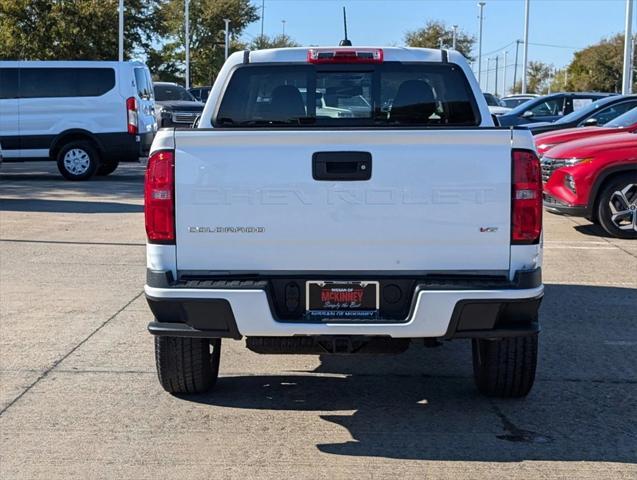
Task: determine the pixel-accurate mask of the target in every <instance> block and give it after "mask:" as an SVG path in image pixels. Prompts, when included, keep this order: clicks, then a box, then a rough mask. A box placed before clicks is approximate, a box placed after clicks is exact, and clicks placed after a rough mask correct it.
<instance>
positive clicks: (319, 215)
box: [175, 129, 511, 272]
mask: <svg viewBox="0 0 637 480" xmlns="http://www.w3.org/2000/svg"><path fill="white" fill-rule="evenodd" d="M175 146H176V166H175V181H176V186H175V197H176V198H175V205H176V214H175V217H176V244H177V268H178V270H180V271H188V270H197V271H201V270H206V271H215V272H229V271H230V272H235V271H249V272H255V271H259V272H264V271H303V272H308V271H406V270H409V271H429V272H432V271H494V270H500V271H502V270H508V268H509V255H510V222H511V219H510V208H511V207H510V204H511V200H510V199H511V132H510V131H508V130H498V129H466V130H464V129H453V130H450V129H445V130H443V129H440V130H422V129H421V130H391V129H384V130H372V129H369V130H341V131H335V130H316V129H315V130H297V129H295V130H278V131H267V130H258V129H252V130H249V131H246V130H241V131H237V130H234V131H233V130H221V129H217V130H192V131H176V132H175ZM316 152H368V153H369V154H370V156H371V166H370V167H371V178H370V179H369V180H366V181H352V180H347V179H343V180H315V179H314V178H313V168H312V167H313V154H315V153H316ZM351 157H352V158H358V157H357V154H354V155H351ZM322 158H325V157H322ZM326 158H328V159H329V158H332V157H331V156H330V155H327V157H326ZM344 158H347V155H345V156H344ZM345 168H348V167H347V165H345ZM334 172H336V175H338V172H339V165H336V164H335V165H334ZM345 173H346V172H345ZM345 176H346V175H345Z"/></svg>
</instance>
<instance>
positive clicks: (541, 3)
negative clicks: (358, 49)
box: [243, 0, 634, 90]
mask: <svg viewBox="0 0 637 480" xmlns="http://www.w3.org/2000/svg"><path fill="white" fill-rule="evenodd" d="M485 1H486V6H485V7H484V30H483V46H482V51H483V60H482V61H483V71H484V70H485V69H486V57H487V56H491V57H494V56H495V55H496V54H500V55H502V54H503V53H504V50H507V51H508V60H507V63H508V64H509V65H512V64H513V57H514V55H515V40H516V39H522V37H523V32H524V0H485ZM252 3H253V4H254V5H255V6H257V7H259V8H261V0H252ZM625 5H626V2H625V0H531V7H530V29H529V60H541V61H543V62H546V63H550V64H553V65H554V66H555V67H557V68H560V67H563V66H565V65H567V64H568V63H569V62H570V61H571V58H572V54H573V52H574V51H575V50H576V49H579V48H582V47H585V46H587V45H590V44H592V43H596V42H598V41H599V40H601V39H602V38H604V37H608V36H611V35H613V34H615V33H620V32H623V30H624V19H625V17H624V15H625ZM342 6H345V7H346V8H347V17H348V30H349V37H350V39H351V40H352V42H353V43H354V45H403V38H404V33H405V32H406V31H408V30H414V29H417V28H419V27H422V26H423V25H424V24H425V22H427V21H428V20H442V21H444V22H446V23H447V24H449V25H453V24H457V25H458V26H459V27H460V29H462V30H464V31H466V32H468V33H470V34H474V35H475V36H476V38H477V36H478V6H477V0H265V21H264V32H265V33H266V34H268V35H274V34H279V33H281V31H282V27H283V24H282V22H281V21H282V20H285V21H286V23H285V33H286V34H288V35H289V36H290V37H292V38H293V39H294V40H296V41H297V42H299V43H301V44H302V45H334V44H338V41H339V40H340V39H341V38H342V16H341V15H342V14H341V7H342ZM633 28H634V27H633ZM260 31H261V23H260V21H259V22H255V23H254V24H252V25H250V26H248V28H247V29H246V30H245V34H244V36H243V38H244V40H250V39H251V38H252V37H254V36H256V35H259V33H260ZM633 32H634V30H633ZM511 43H512V45H509V46H508V47H507V48H503V47H505V46H506V45H507V44H511ZM534 43H536V44H538V43H542V44H548V45H556V46H559V47H548V46H541V45H533V44H534ZM573 47H574V48H573ZM476 49H477V46H476ZM496 50H497V52H496ZM521 58H522V47H520V61H521ZM500 65H502V57H500ZM494 66H495V62H492V63H491V77H490V78H491V82H493V75H494V70H495V69H494V68H493V67H494ZM499 74H500V82H501V81H502V80H501V79H502V74H503V69H502V68H500V72H499ZM507 77H508V81H507V84H510V83H511V82H512V79H513V72H512V68H511V67H509V72H508V73H507ZM483 84H484V81H483ZM483 86H484V85H483ZM490 90H491V89H490Z"/></svg>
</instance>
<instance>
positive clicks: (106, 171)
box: [96, 160, 119, 177]
mask: <svg viewBox="0 0 637 480" xmlns="http://www.w3.org/2000/svg"><path fill="white" fill-rule="evenodd" d="M118 166H119V160H115V161H112V162H106V163H102V164H101V165H100V166H99V167H97V172H96V174H97V175H99V176H101V177H105V176H106V175H110V174H111V173H113V172H114V171H115V170H117V167H118Z"/></svg>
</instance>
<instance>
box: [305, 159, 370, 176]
mask: <svg viewBox="0 0 637 480" xmlns="http://www.w3.org/2000/svg"><path fill="white" fill-rule="evenodd" d="M312 178H314V180H332V181H334V180H337V181H338V180H340V181H356V180H369V179H370V178H372V154H371V153H369V152H314V153H313V154H312Z"/></svg>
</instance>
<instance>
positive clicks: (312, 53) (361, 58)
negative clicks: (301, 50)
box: [307, 48, 383, 63]
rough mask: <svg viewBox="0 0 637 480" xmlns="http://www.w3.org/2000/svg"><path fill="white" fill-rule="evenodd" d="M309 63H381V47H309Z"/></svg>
mask: <svg viewBox="0 0 637 480" xmlns="http://www.w3.org/2000/svg"><path fill="white" fill-rule="evenodd" d="M307 61H308V62H309V63H383V49H382V48H310V49H309V50H308V51H307Z"/></svg>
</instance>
